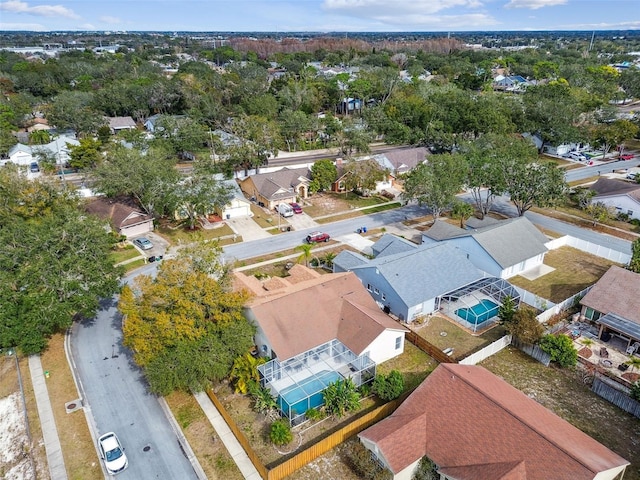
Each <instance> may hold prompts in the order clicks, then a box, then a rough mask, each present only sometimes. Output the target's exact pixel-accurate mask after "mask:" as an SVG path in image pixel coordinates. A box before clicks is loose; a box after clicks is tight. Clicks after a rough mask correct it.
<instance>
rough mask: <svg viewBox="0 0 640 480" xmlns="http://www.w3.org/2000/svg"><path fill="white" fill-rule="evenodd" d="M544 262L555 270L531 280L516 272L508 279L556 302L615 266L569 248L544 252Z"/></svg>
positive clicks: (586, 285)
mask: <svg viewBox="0 0 640 480" xmlns="http://www.w3.org/2000/svg"><path fill="white" fill-rule="evenodd" d="M544 263H545V265H548V266H550V267H553V268H555V270H554V271H553V272H550V273H547V274H546V275H544V276H542V277H540V278H538V279H536V280H533V281H532V280H527V279H526V278H524V277H521V276H519V275H518V276H516V277H513V278H510V279H509V282H510V283H512V284H513V285H516V286H518V287H521V288H524V289H525V290H528V291H530V292H531V293H534V294H535V295H538V296H539V297H541V298H545V299H547V300H551V301H552V302H554V303H558V302H561V301H563V300H565V299H567V298H569V297H570V296H571V295H574V294H576V293H578V292H580V291H581V290H584V289H585V288H587V287H588V286H589V285H593V284H594V283H595V282H597V281H598V280H599V279H600V277H601V276H602V275H604V273H605V272H606V271H607V270H608V269H609V267H610V266H611V265H616V263H614V262H611V261H610V260H606V259H604V258H600V257H596V256H595V255H591V254H588V253H585V252H582V251H580V250H577V249H575V248H572V247H560V248H558V249H556V250H551V251H549V252H547V254H546V255H545V257H544Z"/></svg>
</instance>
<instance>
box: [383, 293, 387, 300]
mask: <svg viewBox="0 0 640 480" xmlns="http://www.w3.org/2000/svg"><path fill="white" fill-rule="evenodd" d="M386 299H387V296H386V295H385V294H384V293H383V294H382V301H384V300H386Z"/></svg>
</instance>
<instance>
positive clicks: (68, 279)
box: [0, 167, 121, 354]
mask: <svg viewBox="0 0 640 480" xmlns="http://www.w3.org/2000/svg"><path fill="white" fill-rule="evenodd" d="M0 196H1V197H2V199H3V202H2V205H1V206H0V243H1V244H2V249H0V347H3V348H8V347H18V348H19V349H20V350H21V351H22V352H23V353H24V354H33V353H38V352H40V351H42V350H43V349H44V348H45V347H46V345H47V340H48V338H49V337H50V336H51V335H52V334H53V333H56V332H62V331H65V330H66V329H67V328H69V327H70V326H71V324H72V322H73V320H74V319H75V318H78V317H92V316H93V315H94V314H95V313H96V311H97V309H98V307H99V301H100V299H101V298H105V297H109V296H111V295H113V294H114V293H115V292H116V291H117V290H118V280H119V277H120V273H121V272H120V270H119V269H117V268H114V266H113V263H112V262H111V260H110V259H109V251H110V248H111V246H112V243H113V237H112V236H110V235H109V234H108V233H107V232H106V231H105V229H104V225H103V223H102V222H101V221H99V220H97V219H95V218H93V217H91V216H87V215H85V214H83V213H82V211H81V210H80V209H79V208H78V203H77V199H76V198H75V197H74V196H73V195H72V194H70V192H68V191H66V190H61V189H59V186H58V185H57V184H55V183H50V182H47V181H41V180H33V181H30V180H27V179H26V178H25V177H23V176H21V175H19V174H18V173H17V171H16V170H14V169H11V168H7V167H5V168H2V169H0Z"/></svg>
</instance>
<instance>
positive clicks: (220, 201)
mask: <svg viewBox="0 0 640 480" xmlns="http://www.w3.org/2000/svg"><path fill="white" fill-rule="evenodd" d="M171 197H172V200H173V203H174V205H175V211H176V212H177V213H178V214H179V215H180V216H185V217H186V219H187V222H188V224H189V228H190V229H194V228H195V226H196V223H197V221H198V218H199V217H202V216H205V215H208V214H210V213H213V212H214V211H220V210H221V209H222V207H224V206H225V205H226V204H227V203H229V201H230V200H231V199H232V198H233V189H232V188H231V187H230V186H228V185H227V184H225V183H224V182H223V181H220V180H218V179H217V178H216V177H215V176H213V175H203V174H198V173H196V172H194V174H193V175H191V176H190V177H188V178H185V179H184V180H181V181H179V182H178V183H177V184H176V185H175V188H173V189H172V193H171Z"/></svg>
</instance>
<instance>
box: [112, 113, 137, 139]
mask: <svg viewBox="0 0 640 480" xmlns="http://www.w3.org/2000/svg"><path fill="white" fill-rule="evenodd" d="M107 120H108V122H109V130H110V131H111V134H112V135H113V134H116V133H118V132H121V131H122V130H135V129H136V128H138V126H137V125H136V122H135V120H134V119H133V118H131V117H129V116H127V117H107Z"/></svg>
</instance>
